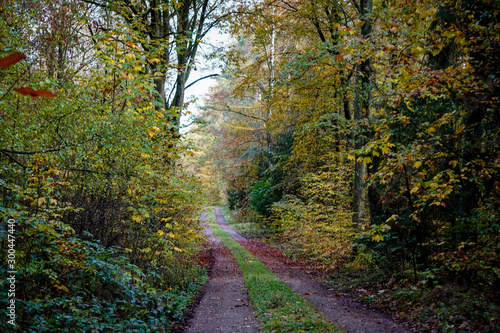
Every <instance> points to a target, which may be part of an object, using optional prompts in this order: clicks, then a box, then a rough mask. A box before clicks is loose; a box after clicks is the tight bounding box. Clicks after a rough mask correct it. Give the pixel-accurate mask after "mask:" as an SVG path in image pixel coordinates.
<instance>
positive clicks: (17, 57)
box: [0, 52, 26, 68]
mask: <svg viewBox="0 0 500 333" xmlns="http://www.w3.org/2000/svg"><path fill="white" fill-rule="evenodd" d="M23 59H26V56H25V55H24V54H22V53H21V52H14V53H12V54H10V55H8V56H6V57H4V58H0V68H7V67H9V66H11V65H14V64H16V63H18V62H19V61H21V60H23Z"/></svg>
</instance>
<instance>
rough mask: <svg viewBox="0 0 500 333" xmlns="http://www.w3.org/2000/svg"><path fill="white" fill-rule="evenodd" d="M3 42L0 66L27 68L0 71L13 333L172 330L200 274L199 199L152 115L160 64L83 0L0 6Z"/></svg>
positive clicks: (176, 148)
mask: <svg viewBox="0 0 500 333" xmlns="http://www.w3.org/2000/svg"><path fill="white" fill-rule="evenodd" d="M0 31H1V32H2V38H0V58H4V56H8V55H10V54H12V53H13V51H15V50H19V51H22V53H23V54H24V55H25V59H24V60H22V61H20V62H18V63H16V64H11V65H9V66H8V67H5V68H0V71H2V75H1V78H0V108H1V109H2V116H1V117H0V128H1V129H2V130H1V131H0V155H1V156H0V220H1V221H2V224H3V225H2V229H0V232H1V244H0V245H1V254H2V257H3V258H5V257H6V251H7V240H6V237H7V234H6V232H7V231H6V229H5V228H4V226H6V222H5V221H6V220H7V219H9V218H11V219H14V220H16V228H15V236H16V241H15V249H16V270H17V271H18V272H17V281H18V282H17V284H16V288H17V289H16V304H17V315H18V318H17V319H16V322H17V324H18V327H17V329H18V330H19V331H22V332H45V331H46V332H53V331H61V332H63V331H64V330H66V331H68V332H69V331H72V332H73V331H74V332H84V331H90V330H94V329H95V330H99V331H107V332H111V331H137V332H159V331H167V330H169V329H170V328H171V326H172V325H173V324H174V323H175V322H177V321H179V320H180V319H181V317H182V311H183V310H184V309H185V308H186V306H187V304H188V303H189V302H190V301H191V300H192V297H193V294H194V291H195V289H196V288H198V287H199V286H200V283H201V282H202V280H203V278H204V274H205V272H204V269H202V268H200V267H198V266H197V263H196V262H193V260H192V259H193V257H194V256H195V255H196V253H197V252H199V251H200V246H199V243H200V242H201V241H202V239H203V236H202V234H201V232H200V229H201V227H200V226H199V223H198V221H197V219H196V216H197V214H198V213H199V212H198V210H199V207H200V202H201V191H200V188H199V184H198V183H197V179H196V178H195V177H194V176H193V175H192V174H189V173H188V172H187V171H186V170H184V169H183V167H182V166H181V165H180V164H179V161H180V159H181V158H182V157H183V156H184V155H186V154H190V153H191V152H190V151H189V148H188V146H187V144H186V143H185V142H183V141H182V140H180V139H179V138H178V137H177V136H175V135H172V129H175V125H174V124H172V117H173V116H175V115H176V114H177V110H169V109H165V108H163V107H162V103H160V102H159V100H160V99H161V98H159V93H158V91H156V83H155V76H156V74H155V72H153V71H152V70H151V68H150V67H149V65H148V64H150V63H151V62H153V63H154V62H156V60H154V59H156V58H155V56H157V55H155V53H154V51H151V52H149V51H148V50H143V49H142V50H141V48H140V45H141V41H142V40H141V36H140V35H138V34H136V33H135V32H136V30H135V27H133V26H131V25H130V22H126V20H122V19H121V18H120V17H119V16H115V15H114V14H113V13H111V12H109V11H105V12H103V11H100V10H98V9H96V8H95V7H93V6H90V5H86V4H84V3H83V2H80V1H36V2H34V3H33V6H28V7H27V6H25V4H24V3H23V2H22V1H15V0H12V1H10V0H9V1H5V2H2V4H0ZM4 36H8V38H7V37H4ZM3 67H4V66H3ZM18 87H33V89H34V90H36V92H37V94H42V95H39V96H42V97H37V96H36V94H33V93H32V94H31V95H28V96H25V95H26V94H24V95H23V94H20V93H19V89H17V88H18ZM14 88H16V89H17V90H16V89H14ZM22 91H23V90H21V92H22ZM45 92H51V93H53V94H54V95H56V97H52V98H45V97H43V96H46V97H49V94H47V93H45ZM35 97H36V98H35ZM0 273H1V274H2V276H6V274H7V273H6V270H5V267H4V266H2V271H1V272H0ZM6 286H7V284H6V281H5V280H4V279H2V302H3V303H2V304H5V302H6V301H7V297H5V294H4V292H5V288H6ZM2 325H6V324H5V323H3V322H2ZM5 327H7V326H2V329H3V328H5ZM9 327H10V326H9Z"/></svg>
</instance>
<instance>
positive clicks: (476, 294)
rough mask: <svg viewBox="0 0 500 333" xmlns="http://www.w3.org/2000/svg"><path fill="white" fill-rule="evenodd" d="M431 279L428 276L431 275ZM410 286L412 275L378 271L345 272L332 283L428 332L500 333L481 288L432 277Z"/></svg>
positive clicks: (498, 312) (499, 319)
mask: <svg viewBox="0 0 500 333" xmlns="http://www.w3.org/2000/svg"><path fill="white" fill-rule="evenodd" d="M428 275H429V274H428ZM428 275H427V276H424V275H423V274H422V276H420V278H421V281H419V282H418V283H417V284H413V283H410V277H411V273H410V272H406V274H401V275H399V276H393V277H391V276H387V274H384V272H383V271H382V270H381V269H379V268H376V267H367V268H352V267H351V268H349V267H347V268H344V269H343V270H339V271H337V272H336V273H335V274H332V275H331V276H330V278H329V282H330V284H331V285H332V287H333V288H335V289H336V290H343V291H346V292H348V293H349V294H351V295H353V296H354V297H355V298H357V299H358V300H360V301H362V302H365V303H369V304H372V305H377V306H380V307H382V308H384V309H385V310H387V311H388V312H391V313H393V314H394V315H395V316H396V317H397V318H399V319H402V320H405V321H410V322H413V323H415V324H417V325H419V326H422V327H424V329H426V330H436V329H438V330H439V331H441V332H450V333H451V332H488V333H490V332H491V333H492V332H499V331H500V308H499V306H498V305H497V304H495V303H494V302H493V301H492V299H494V296H493V295H488V294H487V293H485V292H484V291H483V290H481V286H469V287H465V286H462V287H460V286H457V285H456V284H453V283H451V282H448V283H441V284H438V283H435V282H436V281H430V278H429V276H428Z"/></svg>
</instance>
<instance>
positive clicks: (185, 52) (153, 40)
mask: <svg viewBox="0 0 500 333" xmlns="http://www.w3.org/2000/svg"><path fill="white" fill-rule="evenodd" d="M82 1H85V2H87V3H89V4H93V5H96V6H98V7H100V8H103V9H105V10H111V11H113V12H115V13H116V14H117V15H119V16H120V17H122V18H123V19H124V20H125V21H126V22H127V23H128V24H129V26H130V28H131V29H132V30H133V31H134V32H135V37H134V38H133V39H130V38H128V39H126V40H124V41H123V42H124V43H126V44H127V45H129V46H130V47H135V45H136V44H137V45H141V47H142V49H143V50H144V51H145V52H148V53H149V54H152V55H153V57H150V58H148V60H147V63H145V64H144V66H145V69H144V70H146V68H147V71H149V72H150V73H151V74H152V75H153V76H154V77H155V79H154V81H155V87H156V91H157V92H158V102H157V107H158V108H160V109H163V110H166V112H167V113H169V116H168V117H169V118H170V119H171V125H170V131H172V133H174V136H176V137H177V136H178V134H179V126H180V116H181V114H182V110H183V109H184V102H185V101H184V99H185V98H184V97H185V89H186V84H187V81H188V79H189V75H190V73H191V71H192V69H193V68H194V67H195V58H196V55H197V52H198V48H199V45H200V43H201V42H202V40H203V38H204V37H205V36H206V34H207V33H208V32H209V31H210V30H211V29H212V28H213V27H215V26H216V25H217V24H218V23H219V22H220V20H221V18H223V17H224V16H225V15H227V13H226V12H225V5H224V1H222V0H181V1H171V0H153V1H140V2H139V1H130V0H120V1H108V0H102V1H100V0H96V1H93V0H82ZM171 74H173V75H174V77H175V80H171V79H170V75H171Z"/></svg>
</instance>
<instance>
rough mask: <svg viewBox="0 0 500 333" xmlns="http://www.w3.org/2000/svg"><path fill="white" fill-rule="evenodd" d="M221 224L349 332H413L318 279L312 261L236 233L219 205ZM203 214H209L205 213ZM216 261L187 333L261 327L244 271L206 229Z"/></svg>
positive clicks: (243, 329)
mask: <svg viewBox="0 0 500 333" xmlns="http://www.w3.org/2000/svg"><path fill="white" fill-rule="evenodd" d="M215 213H216V220H217V224H218V225H219V226H220V227H221V228H222V229H223V230H224V231H225V232H226V233H228V234H229V235H230V236H231V237H232V238H233V239H234V240H236V241H237V242H238V243H240V244H241V245H242V246H243V247H244V248H245V249H246V250H247V251H248V252H250V253H251V254H252V255H253V256H254V257H255V258H257V259H258V260H259V261H260V262H262V263H263V264H264V265H266V266H267V267H268V268H269V269H270V270H271V272H272V273H274V274H275V275H276V276H277V277H278V278H279V279H280V280H281V281H282V282H284V283H285V284H287V285H288V286H289V287H290V288H291V289H292V290H293V291H294V292H295V293H296V294H298V295H300V296H301V297H303V298H304V299H306V300H307V301H309V302H310V303H311V304H312V305H313V306H314V307H315V308H316V309H318V310H319V311H320V312H321V313H322V314H323V315H324V317H325V318H326V319H327V320H329V321H331V322H333V323H334V324H336V325H337V326H338V327H340V328H341V329H342V330H343V331H346V332H374V333H378V332H380V333H382V332H387V333H389V332H394V333H399V332H415V331H417V329H415V328H412V327H409V326H408V325H406V324H404V323H400V322H396V321H395V320H393V319H392V318H391V317H390V316H389V315H387V314H385V313H383V312H380V311H379V310H376V309H371V308H369V307H368V306H367V305H363V304H360V303H357V302H355V301H353V300H352V299H351V298H350V297H349V295H346V294H343V293H339V292H337V291H335V290H333V289H331V287H329V286H327V285H325V284H323V283H321V282H319V281H318V280H317V279H316V278H317V277H318V276H317V274H316V273H315V272H314V270H312V269H311V268H310V267H308V266H304V265H300V264H297V263H295V262H292V261H291V260H290V259H289V258H288V257H286V256H284V255H283V254H282V253H281V252H280V251H279V250H277V249H274V248H271V247H269V246H268V245H267V244H265V243H263V242H261V241H259V240H249V239H247V238H245V237H244V236H242V235H240V234H238V233H237V232H235V231H234V230H233V229H232V228H231V227H230V226H229V225H228V224H227V222H226V221H225V219H224V217H223V215H222V213H221V211H220V209H219V208H215ZM202 217H203V218H205V215H203V216H202ZM207 233H208V234H209V235H210V242H211V246H212V247H213V255H214V264H213V267H212V271H211V276H210V280H209V281H208V283H207V285H206V286H205V288H204V290H203V293H204V294H203V296H202V298H201V301H200V304H199V305H198V306H197V307H196V308H195V309H194V316H193V318H192V319H191V320H190V322H189V323H188V326H187V328H186V330H185V332H188V333H193V332H210V333H211V332H214V333H215V332H221V333H222V332H260V331H261V325H260V324H259V322H258V320H257V319H256V316H255V315H254V313H253V311H252V307H251V305H250V302H249V298H248V294H247V291H246V289H245V286H244V280H243V276H242V274H241V271H240V270H239V268H238V265H237V263H236V261H235V260H234V258H233V256H232V254H231V252H230V251H229V250H228V249H227V248H226V247H225V246H224V245H223V244H222V242H220V241H219V240H218V239H217V238H216V237H215V236H214V235H213V234H212V233H211V231H210V230H209V229H208V227H207Z"/></svg>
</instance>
